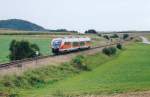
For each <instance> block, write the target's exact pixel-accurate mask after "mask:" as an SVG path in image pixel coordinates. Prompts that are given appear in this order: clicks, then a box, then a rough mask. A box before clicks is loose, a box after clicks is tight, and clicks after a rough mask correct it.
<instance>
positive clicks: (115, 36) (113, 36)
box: [110, 34, 119, 38]
mask: <svg viewBox="0 0 150 97" xmlns="http://www.w3.org/2000/svg"><path fill="white" fill-rule="evenodd" d="M110 38H119V36H118V35H117V34H113V35H112V36H110Z"/></svg>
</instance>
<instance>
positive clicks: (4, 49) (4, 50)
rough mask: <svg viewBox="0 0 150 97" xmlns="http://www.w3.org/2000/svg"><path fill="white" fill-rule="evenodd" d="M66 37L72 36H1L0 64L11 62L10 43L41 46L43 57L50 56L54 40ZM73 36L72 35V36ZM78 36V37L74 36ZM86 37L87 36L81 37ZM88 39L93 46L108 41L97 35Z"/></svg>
mask: <svg viewBox="0 0 150 97" xmlns="http://www.w3.org/2000/svg"><path fill="white" fill-rule="evenodd" d="M64 36H70V35H0V45H1V46H0V52H1V54H0V63H5V62H8V61H9V58H8V55H9V44H10V42H11V41H12V40H13V39H15V40H27V41H29V42H31V43H35V44H37V45H38V46H39V48H40V51H41V53H42V55H50V54H52V52H51V47H50V45H51V44H50V43H51V40H52V39H53V38H57V37H64ZM71 36H72V35H71ZM73 36H76V35H73ZM81 36H85V35H81ZM86 36H88V37H91V38H92V40H93V42H92V45H93V46H96V45H99V44H101V45H103V44H104V43H105V42H106V40H105V39H103V38H102V37H98V36H97V35H86Z"/></svg>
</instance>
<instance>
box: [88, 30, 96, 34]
mask: <svg viewBox="0 0 150 97" xmlns="http://www.w3.org/2000/svg"><path fill="white" fill-rule="evenodd" d="M88 33H89V34H97V31H96V30H94V29H90V30H88V31H85V34H88Z"/></svg>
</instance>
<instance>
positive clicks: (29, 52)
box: [9, 40, 40, 60]
mask: <svg viewBox="0 0 150 97" xmlns="http://www.w3.org/2000/svg"><path fill="white" fill-rule="evenodd" d="M9 50H10V54H9V59H10V60H21V59H24V58H32V57H36V56H37V55H36V51H38V52H40V49H39V47H38V46H37V45H36V44H31V43H29V42H28V41H24V40H22V41H16V40H12V42H11V43H10V47H9ZM39 55H40V54H39Z"/></svg>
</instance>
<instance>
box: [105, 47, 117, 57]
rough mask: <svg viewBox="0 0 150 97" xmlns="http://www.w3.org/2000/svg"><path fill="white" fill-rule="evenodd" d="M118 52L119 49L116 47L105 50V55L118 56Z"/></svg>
mask: <svg viewBox="0 0 150 97" xmlns="http://www.w3.org/2000/svg"><path fill="white" fill-rule="evenodd" d="M116 52H117V49H116V48H115V47H108V48H104V49H103V53H104V54H106V55H108V56H111V55H114V54H116Z"/></svg>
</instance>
